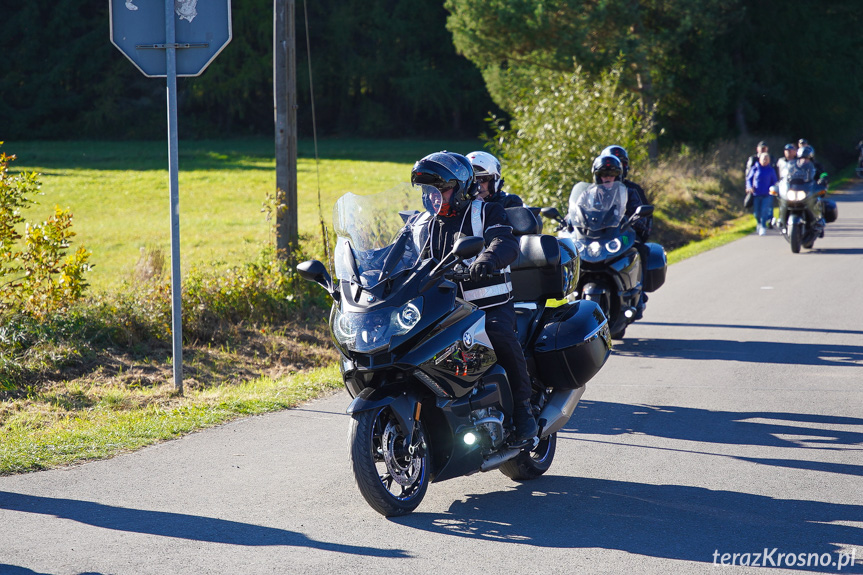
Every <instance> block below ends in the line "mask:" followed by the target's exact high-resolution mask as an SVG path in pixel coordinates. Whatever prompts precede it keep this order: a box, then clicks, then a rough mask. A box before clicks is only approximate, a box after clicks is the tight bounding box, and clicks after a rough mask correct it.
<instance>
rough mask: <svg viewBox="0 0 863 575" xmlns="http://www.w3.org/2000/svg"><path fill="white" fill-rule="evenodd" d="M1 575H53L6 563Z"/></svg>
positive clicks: (83, 574)
mask: <svg viewBox="0 0 863 575" xmlns="http://www.w3.org/2000/svg"><path fill="white" fill-rule="evenodd" d="M0 573H2V574H3V575H51V574H50V573H42V572H41V571H33V570H32V569H27V568H26V567H19V566H18V565H7V564H6V563H0ZM78 575H101V574H100V573H94V572H89V571H88V572H86V573H79V574H78Z"/></svg>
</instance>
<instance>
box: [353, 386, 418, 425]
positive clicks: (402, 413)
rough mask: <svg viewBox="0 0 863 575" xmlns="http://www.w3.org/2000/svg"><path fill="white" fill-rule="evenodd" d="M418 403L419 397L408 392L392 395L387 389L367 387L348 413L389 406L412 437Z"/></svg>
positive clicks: (356, 398) (354, 401)
mask: <svg viewBox="0 0 863 575" xmlns="http://www.w3.org/2000/svg"><path fill="white" fill-rule="evenodd" d="M417 403H418V400H417V398H416V397H414V396H412V395H409V394H407V393H402V394H401V395H390V394H389V393H388V392H386V391H381V390H380V389H375V388H373V387H367V388H365V389H363V390H362V391H361V392H360V393H359V395H357V396H356V397H355V398H354V400H353V401H352V402H351V404H350V405H349V406H348V409H347V410H346V413H347V414H348V415H353V414H355V413H360V412H362V411H371V410H373V409H380V408H382V407H387V406H389V408H390V409H392V411H393V414H395V416H396V419H397V420H398V422H399V425H400V426H401V427H402V429H403V430H404V433H405V435H406V436H408V437H410V435H411V434H412V433H413V431H414V413H416V406H417Z"/></svg>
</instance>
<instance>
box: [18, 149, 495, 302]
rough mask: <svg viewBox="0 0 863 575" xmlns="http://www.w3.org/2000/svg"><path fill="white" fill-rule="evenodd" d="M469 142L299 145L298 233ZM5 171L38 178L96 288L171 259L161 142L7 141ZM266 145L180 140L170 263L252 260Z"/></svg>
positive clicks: (268, 162)
mask: <svg viewBox="0 0 863 575" xmlns="http://www.w3.org/2000/svg"><path fill="white" fill-rule="evenodd" d="M480 147H481V144H480V142H478V141H450V142H444V141H395V140H384V141H369V140H330V141H327V140H325V141H322V142H320V143H319V146H318V153H319V158H320V161H319V162H317V163H316V162H315V155H314V147H313V145H312V143H311V142H300V144H299V146H298V160H297V188H298V206H299V209H298V213H297V220H298V224H299V229H300V233H301V235H305V236H310V239H309V240H308V241H310V242H312V243H316V244H321V241H320V237H321V234H320V224H319V220H318V214H319V208H318V192H319V190H320V204H321V206H322V209H321V212H322V214H323V217H324V220H325V222H327V224H329V222H330V220H331V217H332V206H333V204H334V202H335V200H336V199H337V198H338V197H339V196H341V195H342V194H343V193H346V192H348V191H351V192H355V193H359V194H367V193H373V192H379V191H384V190H386V189H389V188H390V187H392V186H394V185H396V184H398V183H400V182H405V181H408V180H409V179H410V169H411V166H412V165H413V162H414V161H416V160H417V159H419V158H420V157H422V156H424V155H425V154H428V153H431V152H433V151H437V150H441V149H451V150H457V151H460V152H463V153H467V152H469V151H471V150H473V149H478V148H480ZM2 149H3V151H5V152H6V153H7V154H15V155H17V156H18V159H17V160H16V161H15V162H13V163H12V165H11V169H12V170H13V171H24V170H26V171H36V172H39V173H41V174H42V176H41V178H40V179H41V181H42V184H43V185H42V192H43V194H44V196H41V197H39V198H38V201H39V205H38V206H36V207H35V208H33V209H32V210H31V211H30V212H29V213H28V218H29V219H32V220H34V221H41V219H44V218H45V217H46V216H47V215H48V213H49V212H50V210H51V208H52V207H53V206H54V205H55V204H57V205H60V206H61V207H69V208H71V210H72V213H73V215H74V229H75V231H76V232H77V234H78V236H77V238H75V239H76V241H77V242H78V245H85V246H87V247H88V248H89V249H90V250H91V251H92V252H93V255H92V257H91V262H92V263H94V264H95V268H94V270H93V271H92V273H91V274H90V276H89V281H90V283H91V285H92V286H93V287H94V288H96V289H112V288H116V287H118V286H119V285H121V283H122V281H123V280H131V278H132V272H133V270H134V268H135V264H136V262H137V261H138V259H139V257H140V255H141V250H142V248H143V249H145V250H156V249H158V250H161V251H162V252H163V253H164V254H165V255H166V256H167V255H169V254H170V251H171V245H170V241H171V238H170V209H169V208H170V201H169V194H168V165H167V144H166V143H165V142H15V141H11V142H6V143H5V144H4V145H3V148H2ZM275 186H276V182H275V158H274V147H273V143H272V141H269V140H263V139H261V140H230V141H224V142H223V141H191V142H183V141H181V142H180V144H179V195H180V201H179V212H180V246H181V256H180V260H181V263H182V268H183V270H184V271H186V270H188V269H189V268H190V267H191V266H193V265H194V266H204V265H211V264H214V265H216V266H231V265H237V264H240V263H242V262H246V261H249V260H251V259H252V258H253V257H254V256H255V255H256V254H257V253H258V251H259V250H260V248H261V247H262V246H263V245H265V244H266V243H267V242H273V241H274V238H273V237H272V232H271V226H270V225H269V223H268V222H267V221H266V215H265V213H263V212H262V208H263V206H264V204H265V202H266V200H267V196H268V194H269V195H271V196H272V195H273V194H274V192H275Z"/></svg>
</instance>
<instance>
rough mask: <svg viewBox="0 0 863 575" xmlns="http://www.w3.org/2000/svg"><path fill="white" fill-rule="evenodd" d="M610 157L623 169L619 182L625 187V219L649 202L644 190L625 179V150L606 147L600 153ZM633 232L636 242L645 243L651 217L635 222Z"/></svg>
mask: <svg viewBox="0 0 863 575" xmlns="http://www.w3.org/2000/svg"><path fill="white" fill-rule="evenodd" d="M606 155H611V156H614V157H615V158H617V159H618V160H620V165H621V166H622V168H623V174H622V175H621V180H620V181H622V182H623V185H624V186H626V194H627V201H626V215H627V217H629V216H631V215H632V214H633V213H634V212H635V209H636V208H637V207H638V206H641V205H643V204H649V203H650V202H649V201H648V200H647V194H645V193H644V188H642V187H641V186H639V185H638V184H636V183H635V182H633V181H632V180H628V179H626V177H627V175H629V154H628V153H627V152H626V149H625V148H624V147H623V146H617V145H614V146H607V147H606V148H605V149H604V150H602V152H601V153H600V156H606ZM632 227H633V229H634V230H635V235H636V236H637V237H638V241H639V242H641V243H647V238H648V237H649V236H650V231H651V229H652V228H653V216H650V217H647V218H641V219H639V220H638V221H637V222H635V223H634V224H633V225H632Z"/></svg>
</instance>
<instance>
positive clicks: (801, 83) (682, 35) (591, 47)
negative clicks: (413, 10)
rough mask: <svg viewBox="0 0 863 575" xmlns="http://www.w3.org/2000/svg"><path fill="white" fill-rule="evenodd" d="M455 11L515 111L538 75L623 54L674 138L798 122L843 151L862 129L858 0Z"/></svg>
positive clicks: (642, 0)
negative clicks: (524, 87) (517, 98)
mask: <svg viewBox="0 0 863 575" xmlns="http://www.w3.org/2000/svg"><path fill="white" fill-rule="evenodd" d="M446 7H447V9H448V10H450V12H451V13H452V14H451V16H450V18H449V21H448V28H449V30H450V31H451V32H452V34H453V38H454V41H455V45H456V47H457V48H458V50H459V52H460V53H462V54H465V55H466V56H467V57H468V58H469V59H470V60H471V61H473V62H474V63H476V64H477V66H478V67H479V68H480V69H481V70H482V71H483V76H484V78H485V79H486V82H487V84H488V86H489V91H490V93H491V95H492V97H493V98H494V99H495V102H497V104H498V105H500V106H501V107H502V108H503V109H504V110H506V111H508V112H510V111H512V110H513V108H514V106H515V105H516V103H517V102H516V101H515V99H514V98H513V96H515V95H520V91H519V90H518V89H517V87H518V86H521V85H524V84H525V83H526V82H527V83H529V82H530V81H531V78H532V77H533V76H534V75H535V73H536V70H540V69H551V70H557V71H563V72H566V71H572V70H574V69H575V67H576V66H581V69H582V70H583V71H584V72H586V73H588V74H590V75H591V76H592V77H594V78H595V77H597V76H598V75H599V74H601V73H602V72H603V71H606V70H609V69H611V68H612V67H613V65H614V63H615V62H616V61H617V60H618V59H619V58H621V57H622V58H623V59H624V61H625V62H626V67H625V68H624V75H623V78H622V81H623V85H624V86H626V87H627V88H628V89H629V90H631V91H632V92H633V93H636V94H638V96H639V97H640V98H641V100H642V103H643V106H644V110H645V113H649V112H650V110H651V106H652V105H654V104H655V105H656V108H655V112H656V118H655V119H656V127H657V129H658V130H660V131H661V132H662V134H663V135H662V142H664V143H665V144H666V145H667V144H671V143H681V142H687V143H691V144H697V145H699V146H705V145H707V144H708V143H711V142H713V141H715V140H716V139H717V138H720V137H724V136H728V135H731V134H733V133H734V132H737V133H742V134H746V133H747V132H749V131H753V132H756V133H771V132H772V133H777V132H782V131H785V130H788V129H789V128H790V129H793V130H796V131H797V132H796V133H798V134H800V135H801V136H802V135H805V136H806V137H808V138H809V140H810V141H811V142H813V143H815V146H816V148H818V149H819V150H820V151H821V152H827V153H834V152H835V151H836V150H837V149H838V150H841V151H846V150H848V149H849V148H850V147H852V146H853V143H855V142H856V141H857V139H859V137H858V136H859V134H860V131H861V128H863V113H861V111H860V110H861V108H860V104H861V94H863V90H861V88H863V72H861V67H860V66H859V65H858V64H857V60H858V54H859V52H860V47H861V41H863V36H861V34H860V32H859V30H860V25H861V20H863V14H861V12H860V10H859V5H858V4H857V3H856V2H853V1H850V0H838V1H836V2H830V3H822V4H819V5H817V6H815V5H813V4H811V3H788V2H781V1H779V0H758V1H755V0H606V1H603V2H582V1H580V0H519V1H517V2H512V1H510V0H447V1H446ZM514 87H515V88H516V89H514ZM798 137H800V136H798ZM822 146H823V147H822Z"/></svg>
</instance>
